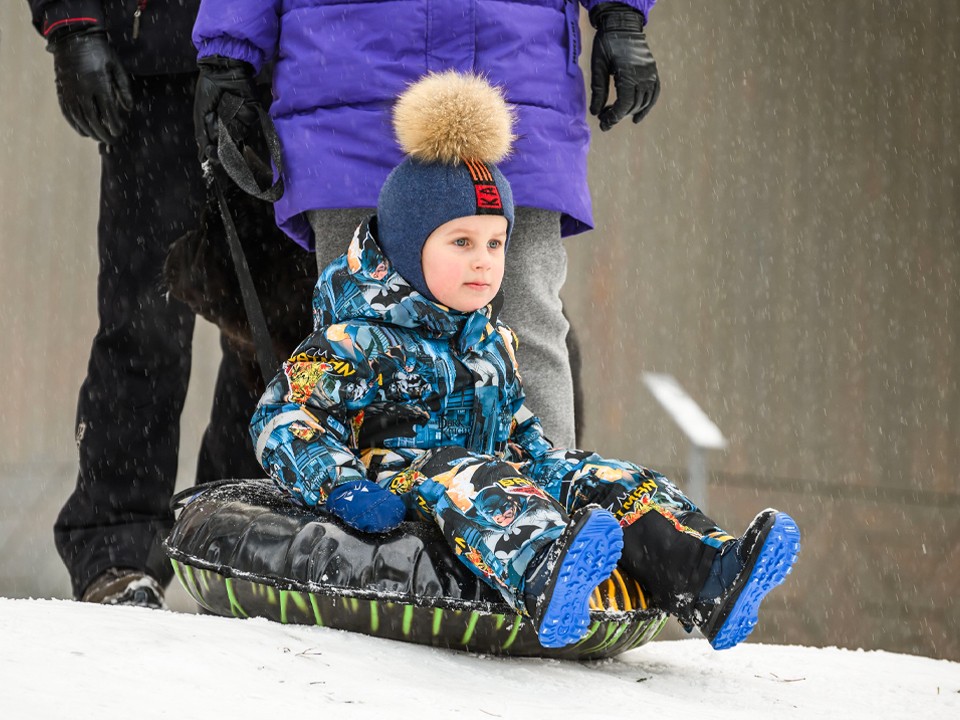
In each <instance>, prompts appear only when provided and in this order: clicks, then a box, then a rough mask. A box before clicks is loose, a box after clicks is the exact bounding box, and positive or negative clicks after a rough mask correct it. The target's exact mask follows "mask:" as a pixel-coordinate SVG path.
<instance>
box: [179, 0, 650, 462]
mask: <svg viewBox="0 0 960 720" xmlns="http://www.w3.org/2000/svg"><path fill="white" fill-rule="evenodd" d="M655 2H656V0H624V1H623V2H616V3H614V2H601V1H600V0H580V3H582V4H583V5H584V7H585V8H586V9H587V10H588V11H589V13H590V21H591V23H592V24H593V26H594V27H595V28H596V29H597V34H596V37H595V40H594V45H593V53H592V59H591V65H592V67H591V86H592V87H591V90H592V97H591V103H590V111H591V113H592V114H594V115H597V116H599V121H600V129H601V130H608V129H610V128H611V127H612V126H613V125H615V124H616V123H617V122H619V121H620V120H621V119H623V118H624V117H627V116H628V115H629V116H632V118H633V121H634V122H639V121H640V120H641V119H642V118H643V117H644V116H645V115H646V114H647V113H648V112H649V110H650V109H651V107H652V106H653V104H654V103H655V102H656V99H657V95H658V94H659V87H660V81H659V77H658V74H657V69H656V64H655V62H654V60H653V57H652V55H651V54H650V50H649V48H648V46H647V43H646V38H645V35H644V25H645V24H646V19H647V17H648V13H649V11H650V9H651V8H652V7H653V5H654V4H655ZM580 3H578V2H576V0H522V1H520V0H517V1H504V0H403V1H400V0H380V1H372V2H343V1H342V0H339V1H337V2H328V1H319V2H310V3H305V2H298V1H297V0H202V2H201V5H200V12H199V14H198V17H197V23H196V25H195V26H194V31H193V40H194V44H195V45H196V47H197V49H198V58H199V65H200V80H199V82H198V85H197V97H196V106H195V110H194V121H195V124H196V126H197V140H198V143H199V144H200V147H201V152H202V153H203V154H206V155H211V154H213V153H215V147H216V134H217V133H216V121H217V106H218V103H219V100H220V98H221V97H222V96H223V95H224V94H225V93H232V94H235V95H239V96H240V97H242V98H243V99H244V100H245V102H244V105H243V106H242V107H241V109H240V111H239V112H238V113H237V114H236V116H235V117H233V118H224V119H225V120H227V126H228V128H229V129H230V131H231V133H232V134H234V136H242V135H243V133H244V132H245V129H246V128H247V127H249V126H250V125H252V123H253V119H254V118H255V110H254V107H253V106H254V104H255V102H256V100H255V95H254V91H253V85H252V78H253V77H254V76H255V75H256V74H257V73H258V72H259V71H260V70H261V68H262V67H263V66H264V65H265V64H267V63H270V62H275V66H274V69H273V97H274V100H273V103H272V105H271V107H270V113H271V115H272V116H273V119H274V122H275V124H276V127H277V131H278V133H279V135H280V139H281V141H282V144H283V155H284V165H285V167H284V183H285V187H286V191H285V194H284V196H283V198H282V199H281V200H280V201H278V202H277V203H276V206H275V211H276V217H277V223H278V224H279V225H280V227H281V228H283V230H284V231H285V232H286V233H287V234H288V235H289V236H290V237H292V238H293V239H294V240H295V241H296V242H298V243H299V244H301V245H303V246H304V247H306V248H315V249H316V252H317V261H318V264H319V265H320V266H321V268H322V267H325V266H326V265H327V264H328V263H329V262H331V261H332V260H333V259H335V258H336V257H338V256H339V255H341V254H342V253H343V252H344V249H345V247H344V238H349V237H350V236H351V234H352V232H353V229H354V228H355V227H356V226H357V225H359V224H360V222H362V221H363V220H365V219H366V218H367V217H369V215H371V214H373V212H374V208H375V206H376V200H377V195H378V193H379V191H380V187H381V185H382V184H383V181H384V180H385V179H386V177H387V174H388V173H389V172H390V169H391V168H393V167H394V166H396V165H397V164H398V163H399V162H400V161H401V160H402V155H401V152H400V149H399V148H398V147H397V145H396V143H395V141H394V138H393V134H392V129H391V108H392V106H393V103H394V101H395V99H396V97H397V96H398V95H400V93H401V92H403V90H404V89H405V88H406V87H407V85H409V84H410V83H412V82H413V81H415V80H416V79H418V78H420V77H421V76H423V75H425V74H427V73H430V72H435V71H442V70H449V69H455V70H459V71H472V72H476V73H480V74H483V75H485V76H486V77H487V78H488V79H489V80H490V81H491V82H492V83H493V84H495V85H500V86H503V87H504V88H505V90H506V95H507V99H508V101H509V102H510V103H511V104H513V105H514V106H515V107H516V111H517V116H518V122H517V130H516V132H517V135H518V139H517V141H516V143H515V150H514V154H513V155H512V156H511V158H510V159H508V160H507V161H505V162H504V163H502V164H501V165H500V168H501V170H502V171H503V173H504V174H505V175H506V177H507V178H508V179H509V181H510V183H511V185H512V186H513V191H514V195H515V200H516V205H517V211H516V229H515V231H514V233H513V236H512V241H511V246H510V255H511V258H510V260H511V261H510V272H508V274H507V276H506V277H505V278H504V289H505V294H506V298H507V303H506V305H505V307H504V308H503V311H502V312H501V318H503V320H504V322H506V323H507V324H508V325H510V326H512V327H513V328H514V329H515V330H516V331H517V333H518V334H519V336H520V337H522V338H523V339H524V343H523V345H522V346H521V348H520V362H521V364H522V365H523V366H524V367H526V368H528V371H527V373H526V374H525V376H524V385H525V387H526V390H527V397H528V405H529V406H530V407H531V409H532V410H533V411H535V412H536V413H537V415H539V416H540V418H541V420H542V422H543V426H544V428H545V429H546V432H547V434H548V435H549V436H550V437H551V438H552V439H553V441H554V442H556V443H557V444H558V445H561V446H572V445H574V444H575V443H574V440H575V438H574V422H573V420H574V408H573V381H572V377H571V371H570V361H569V358H568V355H567V348H566V342H565V341H566V336H567V332H568V329H569V326H568V324H567V321H566V319H565V318H564V316H563V312H562V303H561V301H560V289H561V287H562V286H563V282H564V279H565V277H566V269H567V256H566V251H565V250H564V246H563V243H562V240H561V238H562V237H564V236H569V235H574V234H576V233H580V232H583V231H585V230H589V229H590V228H592V226H593V217H592V211H591V205H590V195H589V190H588V187H587V151H588V148H589V141H590V131H589V129H588V127H587V123H586V120H585V115H586V109H587V106H586V97H585V93H584V89H583V78H582V75H581V73H580V69H579V67H578V65H577V57H578V55H579V52H580V29H579V22H578V17H579V12H580ZM611 77H612V78H613V81H614V86H615V91H616V99H615V101H614V102H612V103H609V104H608V102H607V101H608V88H609V84H610V79H611Z"/></svg>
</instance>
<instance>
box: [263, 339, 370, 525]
mask: <svg viewBox="0 0 960 720" xmlns="http://www.w3.org/2000/svg"><path fill="white" fill-rule="evenodd" d="M378 387H379V385H378V378H377V373H376V372H375V371H374V369H373V366H372V365H371V362H370V358H368V357H367V354H366V353H365V352H364V350H363V349H362V348H361V347H360V346H359V344H358V342H357V330H356V328H354V327H353V326H350V325H342V324H341V325H330V326H327V327H323V328H320V329H319V330H317V331H316V332H314V333H313V334H312V335H310V337H308V338H307V339H306V340H305V341H304V342H302V343H301V344H300V346H299V347H298V348H297V350H296V351H295V352H294V353H293V355H292V356H291V357H290V358H289V359H288V360H287V361H286V362H285V363H284V364H283V369H282V370H281V371H280V372H279V373H278V374H277V376H276V377H275V378H274V379H273V381H271V383H270V384H269V385H268V386H267V390H266V392H265V393H264V394H263V397H262V398H261V399H260V404H259V405H258V406H257V410H256V412H255V413H254V415H253V419H252V420H251V422H250V436H251V438H252V440H253V444H254V448H255V450H256V453H257V460H259V462H260V464H261V465H262V466H263V468H264V470H266V471H267V473H268V474H269V475H270V477H272V478H273V479H274V481H275V482H276V483H277V484H278V485H279V486H280V487H281V488H282V489H283V490H285V491H287V492H288V493H289V494H290V495H291V496H292V497H293V498H294V499H295V500H296V501H298V502H299V503H301V504H303V505H305V506H307V507H317V506H318V505H322V504H323V503H324V502H325V501H326V497H327V495H328V493H329V492H330V490H332V489H333V488H334V487H336V486H337V485H339V484H341V483H343V482H346V481H348V480H358V479H363V478H365V477H366V469H365V468H364V466H363V464H362V463H361V462H360V460H359V459H358V458H357V456H356V455H355V454H354V453H353V452H352V451H351V450H350V445H351V444H352V421H353V420H354V418H355V417H356V416H357V414H358V413H360V412H361V411H362V410H363V408H364V407H366V406H367V405H368V404H369V403H370V402H371V401H372V399H373V398H374V397H375V396H376V394H377V389H378Z"/></svg>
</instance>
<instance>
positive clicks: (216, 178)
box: [203, 94, 283, 385]
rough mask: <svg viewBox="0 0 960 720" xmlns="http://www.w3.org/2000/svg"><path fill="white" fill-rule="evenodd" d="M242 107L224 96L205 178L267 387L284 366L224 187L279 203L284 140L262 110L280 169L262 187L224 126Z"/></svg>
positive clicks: (273, 157)
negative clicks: (275, 349)
mask: <svg viewBox="0 0 960 720" xmlns="http://www.w3.org/2000/svg"><path fill="white" fill-rule="evenodd" d="M242 103H243V101H242V100H241V98H239V97H237V96H236V95H229V94H228V95H224V96H223V98H222V99H221V100H220V104H219V106H218V111H217V115H218V119H217V130H218V143H217V160H218V162H213V161H211V160H205V161H204V163H203V169H204V177H206V178H207V181H208V184H210V185H211V186H212V187H213V191H214V194H215V195H216V198H217V205H218V206H219V208H220V216H221V217H222V219H223V227H224V230H225V231H226V235H227V243H228V244H229V245H230V256H231V258H232V259H233V266H234V269H235V270H236V273H237V280H238V281H239V283H240V295H241V298H242V299H243V307H244V309H245V310H246V313H247V321H248V322H249V323H250V332H251V335H252V337H253V344H254V350H255V351H256V355H257V364H258V365H259V366H260V374H261V375H263V382H264V384H265V385H267V384H269V383H270V381H271V380H272V379H273V376H274V375H275V374H276V372H277V369H278V367H279V365H280V359H279V358H278V357H276V355H274V352H273V343H272V341H271V340H270V330H269V328H268V327H267V320H266V317H264V314H263V307H262V306H261V304H260V298H259V296H258V295H257V290H256V287H255V286H254V284H253V277H252V276H251V274H250V265H249V264H248V263H247V256H246V254H245V253H244V252H243V246H242V245H241V244H240V237H239V236H238V235H237V228H236V225H235V224H234V222H233V215H232V214H231V213H230V207H229V205H228V204H227V198H226V194H225V193H224V187H225V185H226V183H228V182H231V181H232V182H233V183H234V184H235V185H237V187H239V188H240V189H241V190H243V191H244V192H245V193H247V194H248V195H252V196H253V197H255V198H258V199H260V200H265V201H267V202H276V201H277V200H279V199H280V197H281V196H282V195H283V179H282V177H281V174H282V172H283V166H282V163H281V154H280V138H279V137H278V136H277V131H276V128H275V127H274V126H273V121H272V120H271V119H270V116H269V115H268V114H267V113H266V111H265V110H264V109H263V108H261V107H259V106H258V107H257V113H258V114H259V116H260V125H261V127H262V128H263V135H264V139H265V140H266V143H267V149H268V151H269V153H270V160H271V161H272V162H273V166H274V167H275V168H276V175H277V179H276V180H275V181H274V182H273V184H272V185H270V186H268V187H266V188H262V187H261V186H260V184H259V182H258V181H257V178H256V175H255V174H254V172H253V169H252V168H251V167H250V164H249V163H248V162H247V160H246V158H245V157H244V156H243V153H241V152H240V149H239V148H238V147H237V143H236V141H235V140H234V139H233V138H232V137H231V136H230V133H229V131H228V130H227V127H226V124H225V122H224V119H226V121H229V120H231V119H232V118H233V117H234V115H236V113H237V110H239V109H240V106H241V104H242Z"/></svg>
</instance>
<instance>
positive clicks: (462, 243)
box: [453, 238, 467, 247]
mask: <svg viewBox="0 0 960 720" xmlns="http://www.w3.org/2000/svg"><path fill="white" fill-rule="evenodd" d="M453 244H454V245H456V246H457V247H466V246H467V239H466V238H457V239H456V240H454V241H453Z"/></svg>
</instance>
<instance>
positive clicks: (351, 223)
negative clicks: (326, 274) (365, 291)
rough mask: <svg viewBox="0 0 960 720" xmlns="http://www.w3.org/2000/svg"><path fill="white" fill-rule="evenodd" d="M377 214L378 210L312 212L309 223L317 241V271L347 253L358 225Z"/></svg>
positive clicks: (357, 209) (345, 209)
mask: <svg viewBox="0 0 960 720" xmlns="http://www.w3.org/2000/svg"><path fill="white" fill-rule="evenodd" d="M374 213H376V208H342V209H336V210H310V211H308V212H307V221H308V222H309V223H310V227H312V228H313V236H314V237H315V238H316V239H317V250H316V252H317V269H318V270H321V271H322V270H323V269H324V268H325V267H326V266H327V265H329V264H330V263H332V262H333V261H334V260H336V259H337V258H338V257H340V256H341V255H343V254H344V253H345V252H346V251H347V246H348V245H350V241H351V240H352V239H353V233H354V231H355V230H356V229H357V225H359V224H360V223H362V222H363V221H364V220H366V219H367V218H368V217H370V216H371V215H373V214H374Z"/></svg>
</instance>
